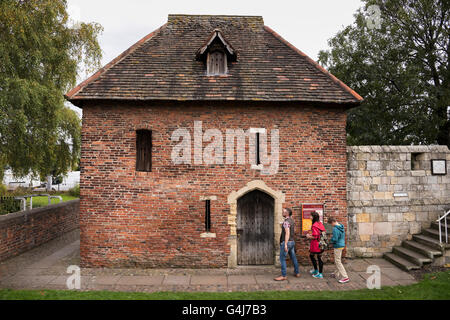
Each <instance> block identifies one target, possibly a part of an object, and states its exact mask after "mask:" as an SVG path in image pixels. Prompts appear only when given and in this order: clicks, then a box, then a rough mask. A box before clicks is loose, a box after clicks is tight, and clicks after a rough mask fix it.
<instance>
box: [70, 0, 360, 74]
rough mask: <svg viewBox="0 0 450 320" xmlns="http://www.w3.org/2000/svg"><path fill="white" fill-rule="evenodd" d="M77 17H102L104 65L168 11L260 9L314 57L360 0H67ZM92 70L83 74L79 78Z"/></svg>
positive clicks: (155, 25) (252, 12) (232, 12)
mask: <svg viewBox="0 0 450 320" xmlns="http://www.w3.org/2000/svg"><path fill="white" fill-rule="evenodd" d="M67 2H68V7H69V14H70V16H71V17H72V18H74V20H78V21H83V22H93V21H94V22H98V23H100V24H101V25H102V26H103V28H104V31H103V33H102V35H100V38H99V41H100V46H101V48H102V50H103V59H102V64H103V65H105V64H107V63H108V62H109V61H111V60H112V59H114V58H115V57H116V56H118V55H119V54H120V53H122V52H123V51H124V50H126V49H128V48H129V47H130V46H131V45H133V44H134V43H135V42H136V41H138V40H139V39H141V38H142V37H144V36H145V35H147V34H148V33H150V32H152V31H153V30H155V29H157V28H158V27H160V26H161V25H163V24H164V23H166V22H167V15H168V14H169V13H178V14H223V15H260V16H262V17H263V18H264V24H265V25H267V26H269V27H271V28H272V29H273V30H275V31H276V32H277V33H279V34H280V35H281V36H282V37H283V38H285V39H286V40H288V41H289V42H290V43H292V44H293V45H294V46H296V47H297V48H299V49H300V50H302V51H303V52H304V53H306V54H307V55H309V56H310V57H311V58H313V59H314V60H317V54H318V53H319V51H320V50H322V49H326V48H328V45H327V40H328V39H329V38H331V37H332V36H333V35H334V34H336V33H337V32H338V31H339V30H341V29H342V27H344V26H347V25H349V24H351V23H352V22H353V14H354V13H355V12H356V10H357V9H358V8H359V7H361V6H362V2H361V1H360V0H312V1H311V0H309V1H306V0H296V1H285V0H278V1H273V0H271V1H265V0H259V1H256V0H251V1H248V0H247V1H245V0H238V1H236V0H227V1H197V0H184V1H183V0H163V1H151V0H149V1H145V0H125V1H124V0H67ZM86 77H87V76H86V75H85V74H83V75H80V79H79V80H84V79H85V78H86Z"/></svg>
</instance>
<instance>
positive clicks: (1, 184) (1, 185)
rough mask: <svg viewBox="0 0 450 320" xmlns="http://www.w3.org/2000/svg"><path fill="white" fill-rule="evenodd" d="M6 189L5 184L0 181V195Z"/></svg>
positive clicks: (4, 192) (3, 193)
mask: <svg viewBox="0 0 450 320" xmlns="http://www.w3.org/2000/svg"><path fill="white" fill-rule="evenodd" d="M7 191H8V189H7V188H6V186H5V185H4V184H3V183H0V196H3V195H5V194H6V192H7Z"/></svg>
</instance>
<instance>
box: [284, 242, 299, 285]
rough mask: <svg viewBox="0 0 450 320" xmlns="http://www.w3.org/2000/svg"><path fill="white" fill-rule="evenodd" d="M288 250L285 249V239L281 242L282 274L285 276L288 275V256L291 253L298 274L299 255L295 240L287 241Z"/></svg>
mask: <svg viewBox="0 0 450 320" xmlns="http://www.w3.org/2000/svg"><path fill="white" fill-rule="evenodd" d="M287 248H288V251H287V252H286V251H284V241H283V242H282V243H280V263H281V275H282V276H283V277H286V256H287V254H288V253H289V256H290V257H291V260H292V263H293V264H294V272H295V274H298V273H299V271H298V262H297V257H296V256H295V250H294V249H295V242H294V241H288V243H287Z"/></svg>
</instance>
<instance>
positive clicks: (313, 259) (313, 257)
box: [309, 252, 323, 273]
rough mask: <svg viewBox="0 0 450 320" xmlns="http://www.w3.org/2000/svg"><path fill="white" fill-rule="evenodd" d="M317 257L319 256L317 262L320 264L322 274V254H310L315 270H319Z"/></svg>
mask: <svg viewBox="0 0 450 320" xmlns="http://www.w3.org/2000/svg"><path fill="white" fill-rule="evenodd" d="M316 256H317V261H318V262H319V273H322V271H323V261H322V252H320V253H319V252H317V253H312V252H310V254H309V258H310V259H311V262H312V264H313V266H314V269H315V270H317V261H316Z"/></svg>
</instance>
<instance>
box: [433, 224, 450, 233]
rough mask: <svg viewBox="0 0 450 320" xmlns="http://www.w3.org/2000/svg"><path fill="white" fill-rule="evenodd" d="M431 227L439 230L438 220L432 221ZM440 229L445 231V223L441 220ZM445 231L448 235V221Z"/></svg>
mask: <svg viewBox="0 0 450 320" xmlns="http://www.w3.org/2000/svg"><path fill="white" fill-rule="evenodd" d="M431 229H435V230H438V231H439V223H438V222H436V221H435V222H432V223H431ZM441 230H442V232H445V224H444V223H443V222H441ZM447 232H448V234H449V235H450V222H448V223H447Z"/></svg>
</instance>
